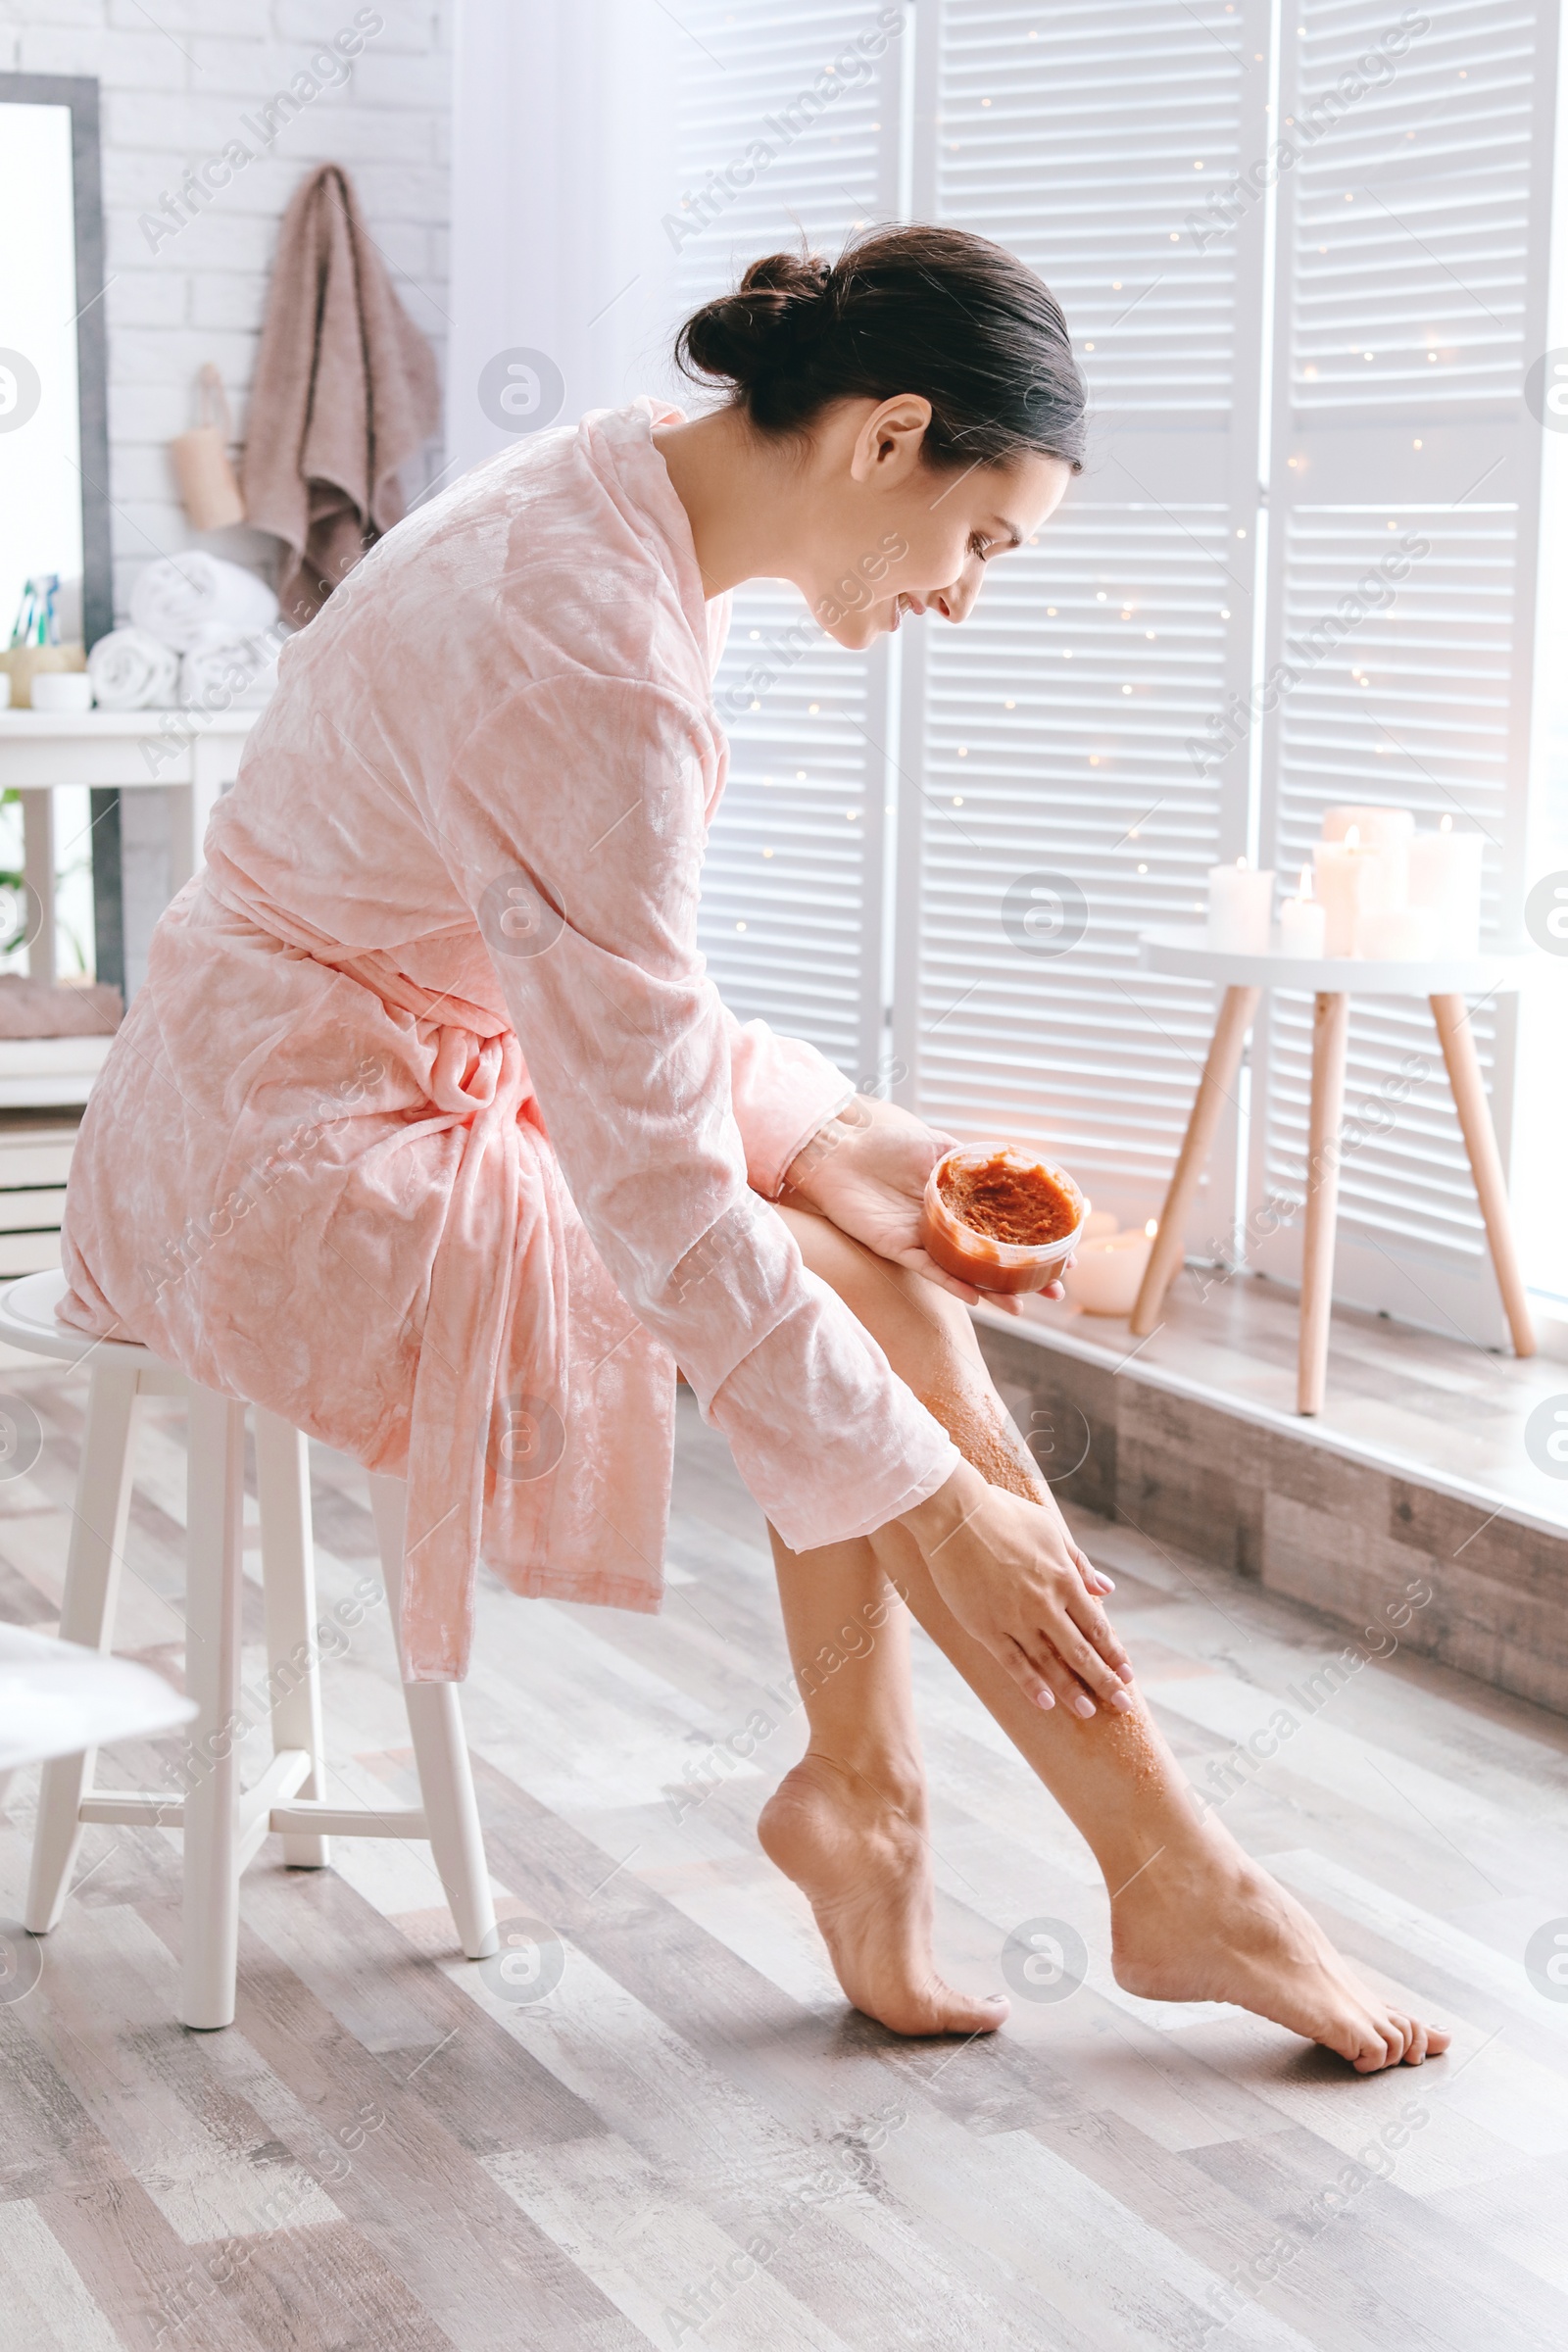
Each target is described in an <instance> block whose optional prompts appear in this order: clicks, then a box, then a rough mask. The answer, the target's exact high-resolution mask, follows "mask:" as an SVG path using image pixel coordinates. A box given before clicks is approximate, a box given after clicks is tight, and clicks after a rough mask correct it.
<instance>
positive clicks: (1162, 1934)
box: [1110, 1834, 1451, 2075]
mask: <svg viewBox="0 0 1568 2352" xmlns="http://www.w3.org/2000/svg"><path fill="white" fill-rule="evenodd" d="M1210 1837H1211V1834H1210ZM1110 1922H1111V1966H1112V1968H1113V1969H1114V1971H1115V1977H1116V1982H1117V1984H1118V1985H1121V1986H1122V1987H1123V1988H1124V1989H1125V1990H1126V1991H1128V1992H1136V1993H1141V1994H1143V1995H1144V1996H1145V1997H1146V1998H1147V1999H1150V2000H1155V2001H1234V2002H1235V2003H1236V2005H1237V2006H1238V2008H1242V2009H1250V2010H1252V2011H1253V2012H1254V2014H1255V2015H1257V2016H1258V2017H1267V2018H1271V2019H1272V2020H1273V2022H1274V2023H1275V2024H1276V2025H1279V2026H1286V2027H1288V2028H1289V2029H1290V2030H1291V2032H1292V2033H1294V2034H1305V2035H1306V2037H1307V2039H1308V2040H1309V2041H1320V2042H1322V2043H1323V2044H1324V2045H1325V2046H1326V2047H1327V2048H1328V2049H1331V2050H1336V2051H1338V2053H1339V2055H1340V2056H1341V2057H1342V2058H1348V2060H1349V2062H1350V2064H1351V2065H1352V2066H1353V2067H1354V2068H1355V2070H1356V2073H1357V2074H1361V2075H1371V2074H1376V2073H1377V2072H1378V2070H1379V2069H1380V2068H1382V2067H1386V2066H1397V2065H1399V2064H1400V2063H1401V2062H1402V2063H1403V2064H1404V2065H1406V2066H1419V2065H1420V2064H1421V2062H1422V2060H1423V2059H1425V2058H1429V2057H1432V2058H1436V2057H1439V2056H1441V2054H1442V2052H1443V2051H1445V2050H1446V2048H1447V2046H1448V2042H1449V2039H1450V2038H1451V2037H1450V2036H1449V2035H1448V2034H1446V2033H1444V2031H1443V2029H1442V2028H1441V2027H1439V2026H1428V2025H1424V2024H1423V2023H1422V2022H1421V2020H1420V2019H1419V2018H1411V2017H1406V2016H1405V2015H1404V2014H1403V2012H1402V2011H1401V2010H1397V2009H1395V2008H1393V2007H1391V2006H1390V2004H1389V2003H1388V2002H1387V2001H1386V2000H1385V1999H1384V1998H1383V1996H1382V1995H1381V1994H1380V1993H1376V1992H1373V1991H1372V1990H1371V1989H1370V1988H1369V1987H1368V1986H1367V1985H1363V1984H1361V1983H1360V1981H1359V1980H1358V1979H1357V1978H1356V1977H1355V1976H1354V1975H1353V1974H1352V1973H1351V1971H1350V1970H1349V1969H1348V1967H1347V1966H1346V1964H1345V1962H1344V1961H1343V1960H1342V1959H1341V1958H1340V1955H1339V1953H1338V1952H1337V1951H1336V1950H1335V1949H1334V1946H1333V1945H1332V1944H1331V1943H1330V1941H1329V1939H1328V1937H1327V1936H1325V1935H1324V1933H1323V1931H1322V1929H1321V1928H1320V1927H1319V1926H1318V1924H1317V1922H1316V1920H1314V1919H1313V1918H1312V1917H1311V1915H1310V1913H1308V1912H1306V1911H1304V1910H1303V1909H1302V1907H1301V1905H1300V1904H1299V1902H1297V1901H1296V1899H1295V1897H1294V1896H1293V1895H1289V1894H1287V1893H1286V1891H1285V1889H1284V1887H1281V1886H1280V1885H1279V1883H1278V1882H1277V1880H1274V1879H1271V1878H1270V1877H1269V1875H1268V1873H1267V1872H1266V1871H1264V1870H1260V1869H1259V1868H1258V1867H1257V1865H1256V1864H1255V1863H1253V1862H1250V1861H1249V1859H1248V1857H1247V1856H1246V1854H1244V1853H1243V1852H1242V1850H1241V1848H1240V1846H1236V1845H1232V1844H1231V1843H1230V1840H1229V1839H1228V1838H1227V1839H1226V1840H1225V1842H1224V1843H1223V1844H1220V1843H1219V1842H1218V1841H1217V1840H1211V1842H1209V1843H1208V1845H1207V1847H1206V1850H1204V1851H1201V1853H1199V1854H1198V1855H1196V1856H1195V1857H1193V1858H1191V1859H1190V1860H1185V1861H1180V1862H1178V1861H1176V1860H1174V1859H1173V1858H1171V1857H1169V1856H1162V1857H1160V1858H1159V1859H1158V1860H1156V1861H1154V1862H1152V1864H1151V1865H1150V1866H1149V1867H1148V1868H1147V1869H1146V1870H1143V1871H1141V1872H1140V1873H1139V1875H1138V1877H1137V1879H1136V1880H1134V1881H1133V1882H1131V1883H1130V1884H1129V1885H1128V1886H1127V1887H1126V1888H1125V1890H1124V1891H1123V1892H1122V1893H1121V1894H1120V1895H1119V1896H1118V1895H1113V1897H1112V1900H1111V1906H1110Z"/></svg>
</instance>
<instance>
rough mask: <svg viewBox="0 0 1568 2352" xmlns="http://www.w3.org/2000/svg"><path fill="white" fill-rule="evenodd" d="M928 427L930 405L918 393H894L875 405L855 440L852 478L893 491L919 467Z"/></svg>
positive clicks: (922, 395)
mask: <svg viewBox="0 0 1568 2352" xmlns="http://www.w3.org/2000/svg"><path fill="white" fill-rule="evenodd" d="M930 423H931V403H930V402H929V401H928V400H927V399H926V398H925V396H924V394H923V393H920V392H897V393H895V394H894V396H893V398H892V399H891V400H884V401H881V402H879V403H878V405H877V407H876V408H874V409H873V410H872V411H871V414H870V416H869V417H866V419H865V421H864V422H863V424H862V425H861V426H860V429H859V431H858V433H857V434H856V436H855V450H854V454H853V455H852V457H851V460H850V474H851V478H852V479H853V480H855V481H857V482H875V483H876V484H878V485H879V486H880V487H881V488H884V489H892V488H894V487H895V486H896V485H898V484H901V483H903V482H907V480H908V479H909V477H910V476H911V474H913V472H914V470H915V468H916V467H917V466H918V465H919V464H920V460H921V454H922V451H923V449H924V446H925V436H926V432H927V429H928V428H929V426H930Z"/></svg>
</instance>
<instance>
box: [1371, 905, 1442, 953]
mask: <svg viewBox="0 0 1568 2352" xmlns="http://www.w3.org/2000/svg"><path fill="white" fill-rule="evenodd" d="M1355 952H1356V954H1357V955H1358V956H1382V957H1383V958H1384V960H1385V961H1386V962H1387V961H1388V960H1389V959H1390V958H1391V957H1397V958H1398V959H1400V960H1401V961H1403V962H1406V963H1419V962H1421V961H1423V960H1424V958H1425V957H1427V956H1435V955H1436V954H1437V952H1438V916H1437V910H1436V908H1435V907H1363V908H1362V909H1361V912H1360V913H1359V914H1358V915H1357V916H1356V918H1355Z"/></svg>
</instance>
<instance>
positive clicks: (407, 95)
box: [0, 0, 452, 987]
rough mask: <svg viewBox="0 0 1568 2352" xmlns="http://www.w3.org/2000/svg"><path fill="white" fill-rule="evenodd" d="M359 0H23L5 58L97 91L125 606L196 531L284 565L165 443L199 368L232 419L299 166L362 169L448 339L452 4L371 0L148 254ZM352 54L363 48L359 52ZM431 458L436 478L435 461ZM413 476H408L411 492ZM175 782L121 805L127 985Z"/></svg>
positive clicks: (140, 957)
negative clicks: (166, 203)
mask: <svg viewBox="0 0 1568 2352" xmlns="http://www.w3.org/2000/svg"><path fill="white" fill-rule="evenodd" d="M357 8H358V0H152V5H151V6H150V7H149V8H142V7H139V6H138V5H137V4H136V0H8V5H7V6H6V7H5V10H4V15H3V16H0V68H4V69H5V70H7V71H10V72H15V73H90V74H94V75H96V77H97V79H98V81H99V84H100V90H101V101H102V139H103V175H104V215H105V222H104V225H105V240H106V251H107V271H106V273H107V277H108V281H109V283H108V290H107V293H106V296H105V307H106V317H107V324H108V340H109V435H110V453H109V454H110V492H111V495H112V497H113V500H114V518H113V531H114V556H115V609H116V613H117V616H120V617H123V614H124V611H125V606H126V600H127V597H128V593H129V585H130V582H131V580H132V579H133V578H134V577H135V574H136V572H137V570H138V569H139V568H140V566H141V565H142V564H145V563H147V562H149V561H150V560H151V559H152V558H153V557H155V556H159V555H172V554H175V553H177V552H178V550H179V549H181V548H183V547H189V546H192V545H201V546H205V547H208V548H211V549H212V551H213V552H214V553H215V554H219V555H223V556H226V557H229V558H230V559H231V560H233V561H234V562H236V563H241V564H250V565H251V566H252V567H253V568H255V569H257V570H259V571H262V572H263V573H265V574H266V575H267V576H268V577H269V578H270V576H271V569H272V559H273V555H274V551H275V548H276V542H275V541H274V540H272V539H270V538H269V537H267V536H266V535H264V534H262V533H260V532H256V531H251V530H249V529H247V528H245V527H244V526H240V527H239V528H236V529H234V530H231V531H219V532H210V533H207V534H206V535H204V536H202V537H200V538H198V536H197V535H196V534H195V533H193V532H192V531H191V529H190V527H189V525H188V524H187V522H186V520H185V516H184V514H183V511H182V510H181V508H180V506H179V503H178V499H177V496H176V494H175V490H174V483H173V476H172V471H171V468H170V464H169V456H168V445H169V442H170V441H171V439H172V437H173V435H174V434H175V433H178V432H180V431H182V430H183V429H184V427H185V426H186V425H187V424H189V423H190V422H192V421H193V409H192V401H193V397H194V394H193V387H194V381H195V376H196V371H197V369H198V368H200V367H201V365H202V363H203V362H204V361H206V360H214V361H216V362H217V364H218V366H219V367H220V368H221V370H222V372H223V378H224V382H225V384H226V386H227V389H228V394H229V400H230V405H231V407H232V409H233V412H234V421H235V430H236V433H237V434H238V435H239V437H240V438H243V436H244V430H245V414H246V395H247V392H248V389H249V385H250V378H251V369H252V367H253V364H254V360H255V354H256V347H257V341H258V338H259V335H260V332H261V323H262V316H263V311H264V308H265V304H266V298H267V285H268V273H269V270H270V266H271V261H272V255H273V250H274V247H275V245H276V241H277V227H278V222H279V221H280V219H281V217H282V213H283V210H284V207H285V205H286V204H287V202H288V199H289V197H290V195H291V194H292V193H293V190H294V188H295V187H296V186H297V185H298V183H299V180H300V179H301V177H302V176H303V174H304V173H305V172H307V171H309V170H311V169H312V168H313V167H315V166H316V165H318V164H323V163H340V164H342V165H344V166H345V168H346V169H347V171H348V172H349V173H350V176H351V177H352V179H353V180H354V183H355V185H356V187H357V188H358V190H359V193H360V200H361V203H362V205H363V207H364V210H365V216H366V220H367V222H368V227H369V230H370V233H371V235H372V236H373V237H374V239H375V241H376V243H377V245H378V246H379V247H380V249H381V251H382V253H383V254H384V255H385V256H386V259H387V262H388V264H389V266H390V268H391V270H392V274H393V280H394V283H395V284H396V286H397V288H398V292H399V294H400V296H401V298H402V300H403V302H404V304H405V305H406V307H407V309H408V311H409V314H410V316H411V317H412V318H413V319H414V320H415V321H416V323H417V325H418V326H419V327H420V328H421V329H422V331H423V332H424V333H425V334H426V335H428V337H429V338H430V341H431V343H432V344H433V345H434V346H435V348H436V351H437V355H438V357H442V356H444V348H445V337H446V330H447V316H446V313H447V222H448V201H447V193H448V176H449V174H448V156H449V136H448V131H449V116H450V101H451V23H450V18H451V8H452V0H375V5H374V8H373V10H372V11H371V12H369V13H372V14H373V15H374V16H377V17H379V18H380V19H381V20H382V28H381V29H380V30H379V31H377V32H374V33H371V34H370V35H369V36H368V39H367V41H366V46H365V48H364V49H363V50H362V52H361V53H360V55H359V56H358V57H357V58H356V59H354V60H353V61H352V63H351V64H349V65H348V68H347V70H348V78H347V79H346V80H345V81H344V82H343V83H342V85H341V86H340V87H337V88H323V89H322V91H321V94H320V95H319V97H317V98H315V99H313V100H312V101H310V103H309V104H307V105H305V106H304V107H303V108H302V110H301V112H300V113H299V114H297V115H296V116H294V117H293V119H292V120H291V121H289V122H288V123H285V124H283V126H282V127H281V128H280V129H279V130H278V132H277V135H276V137H275V139H274V141H273V142H272V144H271V145H270V147H269V148H267V149H266V150H265V151H264V152H262V153H259V154H258V155H257V158H256V160H255V161H254V162H253V163H251V164H249V165H247V166H246V168H245V169H244V170H243V171H241V172H235V174H234V176H233V179H232V180H231V182H230V184H229V185H228V186H227V187H226V188H224V189H222V190H221V191H220V192H218V193H217V194H215V195H214V196H213V198H212V201H211V203H210V204H209V205H208V206H207V208H206V209H205V210H204V211H202V212H200V213H199V214H198V215H197V217H196V218H195V219H193V220H190V221H188V222H187V223H186V225H185V226H184V227H182V228H180V229H179V230H178V231H177V233H175V234H173V235H172V236H167V237H164V238H163V239H162V240H161V241H160V242H159V243H158V246H157V250H156V251H153V250H152V249H151V247H150V245H149V242H148V238H147V236H146V235H145V234H144V232H143V230H142V228H141V226H140V225H139V221H140V217H141V216H142V215H143V214H156V213H157V211H158V209H159V203H160V199H161V197H162V196H163V195H164V194H165V192H166V191H172V190H175V189H177V187H178V185H179V182H180V180H181V178H182V177H183V176H184V174H185V172H187V170H189V169H190V168H191V167H192V166H194V165H197V164H199V163H200V162H202V160H203V159H204V158H205V157H207V156H209V155H211V154H213V153H214V152H215V151H219V150H221V148H222V147H223V146H224V145H225V144H226V143H227V142H228V141H229V140H231V139H243V140H244V141H245V143H246V144H247V145H248V146H249V147H251V148H252V149H253V150H255V149H257V148H258V146H259V145H260V141H259V139H258V137H257V135H256V134H255V133H254V132H253V131H248V130H246V129H245V128H244V127H243V126H242V124H241V121H240V118H241V116H243V115H249V116H250V117H251V118H252V120H253V122H255V121H258V120H259V117H260V109H261V108H262V107H263V106H265V105H266V103H267V102H268V100H269V99H270V97H271V96H272V94H273V92H274V91H277V90H286V89H287V88H288V86H289V84H290V82H291V81H292V79H293V77H294V76H295V75H296V74H298V73H300V72H301V71H302V70H308V68H309V64H310V59H311V57H312V55H313V54H314V53H315V52H317V51H319V50H320V49H322V48H323V46H325V45H326V44H328V43H330V42H331V40H332V38H333V36H334V35H335V34H336V33H337V32H338V31H339V30H342V29H345V28H353V27H354V25H355V19H356V13H357ZM345 62H346V61H345ZM441 464H442V458H441V454H440V451H439V449H436V448H432V450H431V451H430V452H429V453H427V459H426V464H425V468H424V478H428V477H429V475H431V474H433V473H434V472H436V471H437V470H439V468H440V466H441ZM418 486H419V485H418V482H417V481H416V482H414V483H411V485H410V487H411V490H415V491H417V488H418ZM161 799H162V796H161V795H157V794H144V793H131V794H127V795H126V796H125V799H124V802H123V830H124V836H125V838H124V852H125V867H126V874H125V882H126V890H125V896H126V910H125V911H126V933H127V936H126V951H127V966H128V968H127V974H126V977H127V980H128V981H129V983H130V985H131V986H132V987H134V986H135V984H136V982H137V981H138V980H139V979H140V977H141V971H142V967H143V962H144V957H145V941H146V933H147V931H148V929H149V928H150V926H151V921H152V918H153V916H154V915H155V914H156V911H157V908H158V907H160V906H161V905H162V904H163V900H164V897H165V896H166V895H167V873H166V868H165V865H164V852H163V831H162V822H161V819H162V809H161V806H160V804H161Z"/></svg>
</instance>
